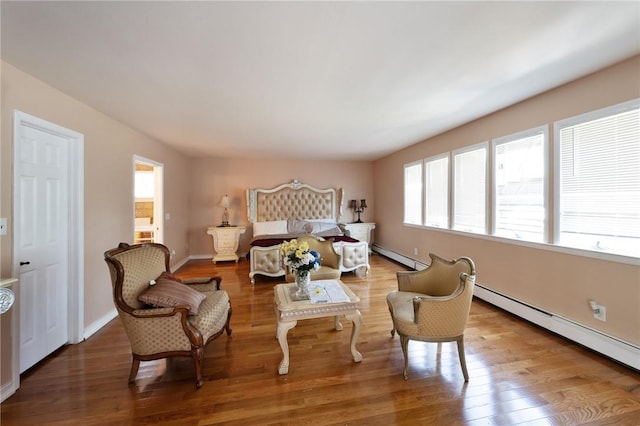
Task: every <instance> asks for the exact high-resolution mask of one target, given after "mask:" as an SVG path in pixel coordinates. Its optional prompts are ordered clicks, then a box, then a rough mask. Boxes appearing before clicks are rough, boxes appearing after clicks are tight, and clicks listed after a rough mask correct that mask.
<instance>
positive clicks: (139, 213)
mask: <svg viewBox="0 0 640 426" xmlns="http://www.w3.org/2000/svg"><path fill="white" fill-rule="evenodd" d="M163 174H164V165H163V164H162V163H158V162H156V161H153V160H149V159H148V158H144V157H140V156H137V155H134V157H133V187H134V194H133V205H134V209H133V222H134V224H133V242H134V243H135V244H138V243H160V244H163V243H164V208H163V204H164V203H163V200H162V199H163V193H164V191H163V180H164V179H163Z"/></svg>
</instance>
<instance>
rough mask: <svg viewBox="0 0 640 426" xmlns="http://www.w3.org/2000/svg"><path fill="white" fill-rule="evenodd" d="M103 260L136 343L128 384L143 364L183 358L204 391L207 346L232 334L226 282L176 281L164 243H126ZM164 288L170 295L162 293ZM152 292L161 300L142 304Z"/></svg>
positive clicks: (115, 298) (119, 310)
mask: <svg viewBox="0 0 640 426" xmlns="http://www.w3.org/2000/svg"><path fill="white" fill-rule="evenodd" d="M104 257H105V261H106V262H107V265H108V266H109V271H110V274H111V282H112V287H113V299H114V303H115V305H116V308H117V311H118V315H119V317H120V319H121V320H122V323H123V325H124V328H125V331H126V333H127V336H128V338H129V342H130V344H131V352H132V358H133V359H132V364H131V371H130V373H129V383H133V382H134V380H135V378H136V375H137V373H138V367H139V366H140V361H150V360H155V359H161V358H167V357H175V356H179V357H190V358H192V359H193V363H194V368H195V376H196V377H195V379H196V388H200V387H201V386H202V362H203V360H204V349H205V347H206V346H207V344H208V343H209V342H211V341H212V340H214V339H215V338H216V337H218V336H220V335H221V334H222V333H223V332H224V331H225V330H226V332H227V335H231V328H229V320H230V318H231V304H230V302H229V296H228V294H227V292H226V291H224V290H222V289H221V288H220V282H221V281H222V279H221V278H220V277H208V278H193V279H185V280H179V279H178V278H176V277H173V276H172V275H171V274H170V270H169V258H170V256H169V249H168V248H167V247H166V246H164V245H162V244H156V243H148V244H135V245H129V244H126V243H121V244H120V245H119V246H118V247H117V248H114V249H112V250H108V251H107V252H105V254H104ZM161 284H162V286H161ZM185 284H186V285H185ZM161 287H162V289H163V290H162V291H163V292H164V293H165V294H159V292H160V291H161V290H160V288H161ZM151 288H153V289H154V291H155V294H154V297H155V298H157V300H158V303H157V304H154V305H153V306H149V305H148V304H145V303H144V302H143V301H141V300H140V299H142V298H143V297H142V296H145V295H147V294H150V293H148V291H149V289H151ZM156 290H157V291H156ZM145 293H146V294H145ZM184 295H187V296H184ZM194 296H195V297H194ZM145 300H146V299H145ZM176 300H178V301H179V302H176ZM182 300H187V302H182ZM172 301H173V302H172ZM189 302H193V303H191V304H189ZM164 305H166V306H165V307H159V306H164Z"/></svg>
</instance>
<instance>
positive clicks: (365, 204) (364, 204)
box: [360, 198, 367, 209]
mask: <svg viewBox="0 0 640 426" xmlns="http://www.w3.org/2000/svg"><path fill="white" fill-rule="evenodd" d="M360 208H361V209H366V208H367V200H365V199H364V198H363V199H362V200H360Z"/></svg>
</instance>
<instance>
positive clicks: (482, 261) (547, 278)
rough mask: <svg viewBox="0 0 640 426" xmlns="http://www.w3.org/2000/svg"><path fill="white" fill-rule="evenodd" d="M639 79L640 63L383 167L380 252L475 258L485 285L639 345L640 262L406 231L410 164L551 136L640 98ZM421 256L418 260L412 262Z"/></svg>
mask: <svg viewBox="0 0 640 426" xmlns="http://www.w3.org/2000/svg"><path fill="white" fill-rule="evenodd" d="M639 76H640V56H639V57H635V58H632V59H631V60H628V61H625V62H623V63H620V64H618V65H617V66H614V67H611V68H608V69H605V70H603V71H601V72H598V73H595V74H593V75H590V76H588V77H586V78H583V79H580V80H577V81H575V82H572V83H571V84H567V85H565V86H562V87H560V88H558V89H555V90H552V91H550V92H547V93H545V94H543V95H540V96H537V97H535V98H533V99H530V100H528V101H526V102H522V103H520V104H517V105H514V106H512V107H509V108H506V109H504V110H502V111H499V112H497V113H495V114H492V115H490V116H488V117H485V118H483V119H480V120H477V121H475V122H472V123H469V124H467V125H465V126H462V127H460V128H457V129H454V130H452V131H449V132H447V133H445V134H442V135H439V136H437V137H434V138H431V139H429V140H426V141H424V142H421V143H419V144H416V145H414V146H411V147H409V148H406V149H404V150H402V151H399V152H397V153H394V154H392V155H389V156H388V157H386V158H383V159H381V160H379V161H376V162H375V164H374V188H375V189H374V191H375V192H374V198H375V200H376V205H377V206H378V208H377V209H376V210H375V218H376V222H377V224H378V225H377V227H376V230H375V232H376V242H377V244H379V245H380V246H383V247H384V248H387V249H390V250H393V251H395V252H398V253H401V254H404V255H406V256H408V257H411V258H418V259H419V260H422V261H427V260H428V253H429V252H434V253H438V254H441V255H443V256H445V257H449V258H452V257H458V256H463V255H467V256H470V257H472V258H473V259H474V260H475V262H476V264H477V269H478V282H479V283H480V284H482V285H484V286H487V287H489V288H491V289H494V290H496V291H499V292H501V293H504V294H507V295H509V296H511V297H515V298H517V299H520V300H522V301H525V302H527V303H530V304H531V305H534V306H537V307H539V308H542V309H545V310H548V311H550V312H552V313H554V314H558V315H561V316H564V317H566V318H569V319H571V320H574V321H577V322H578V323H581V324H584V325H586V326H588V327H592V328H594V329H597V330H600V331H602V332H604V333H607V334H609V335H612V336H614V337H618V338H620V339H623V340H625V341H628V342H631V343H633V344H636V345H639V344H640V308H639V307H640V267H638V266H636V265H637V262H636V265H630V264H625V263H619V262H615V261H607V260H598V259H594V258H589V257H585V256H582V255H580V254H579V253H577V252H571V253H569V252H567V251H565V252H560V251H552V250H549V249H547V248H545V247H544V246H542V245H537V246H536V245H528V246H525V245H516V244H513V243H510V241H509V240H505V239H498V238H483V237H478V236H472V235H466V234H463V233H456V232H450V231H439V230H433V229H426V228H420V227H410V226H404V225H403V224H402V220H403V216H402V214H403V208H402V206H403V189H402V188H403V165H404V164H405V163H408V162H411V161H414V160H419V159H422V158H425V157H429V156H432V155H436V154H441V153H443V152H447V151H451V150H453V149H456V148H459V147H463V146H468V145H472V144H475V143H478V142H483V141H487V140H491V139H493V138H496V137H500V136H505V135H509V134H512V133H516V132H518V131H521V130H526V129H529V128H532V127H536V126H540V125H544V124H549V125H550V126H551V127H550V131H551V133H552V132H553V122H554V121H557V120H560V119H563V118H567V117H571V116H575V115H578V114H581V113H584V112H588V111H592V110H595V109H598V108H603V107H606V106H610V105H613V104H617V103H620V102H624V101H628V100H631V99H634V98H638V97H640V77H639ZM550 137H551V138H552V137H553V135H552V134H550ZM550 151H551V152H553V150H552V149H551V150H550ZM550 189H551V188H550ZM381 206H384V208H380V207H381ZM414 248H417V249H418V253H419V255H418V256H414V255H413V252H414V251H413V250H414ZM427 263H428V262H427ZM589 299H595V300H597V301H598V302H599V303H600V304H603V305H605V306H606V307H607V321H606V322H604V323H603V322H601V321H598V320H595V319H594V318H593V317H592V313H591V310H590V309H589V306H588V303H587V301H588V300H589Z"/></svg>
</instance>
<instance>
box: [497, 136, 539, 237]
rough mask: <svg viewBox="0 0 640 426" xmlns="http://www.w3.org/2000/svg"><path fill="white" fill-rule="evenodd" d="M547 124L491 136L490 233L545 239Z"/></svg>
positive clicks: (502, 235)
mask: <svg viewBox="0 0 640 426" xmlns="http://www.w3.org/2000/svg"><path fill="white" fill-rule="evenodd" d="M547 128H548V127H547V126H545V127H541V128H537V129H533V130H531V131H528V132H523V133H519V134H516V135H512V136H507V137H504V138H500V139H496V140H494V200H495V208H494V234H495V235H498V236H501V237H506V238H516V239H521V240H527V241H537V242H543V241H546V225H545V216H546V215H545V200H546V197H545V188H546V180H545V168H546V167H545V158H546V155H545V154H546V144H547V142H546V141H547Z"/></svg>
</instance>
